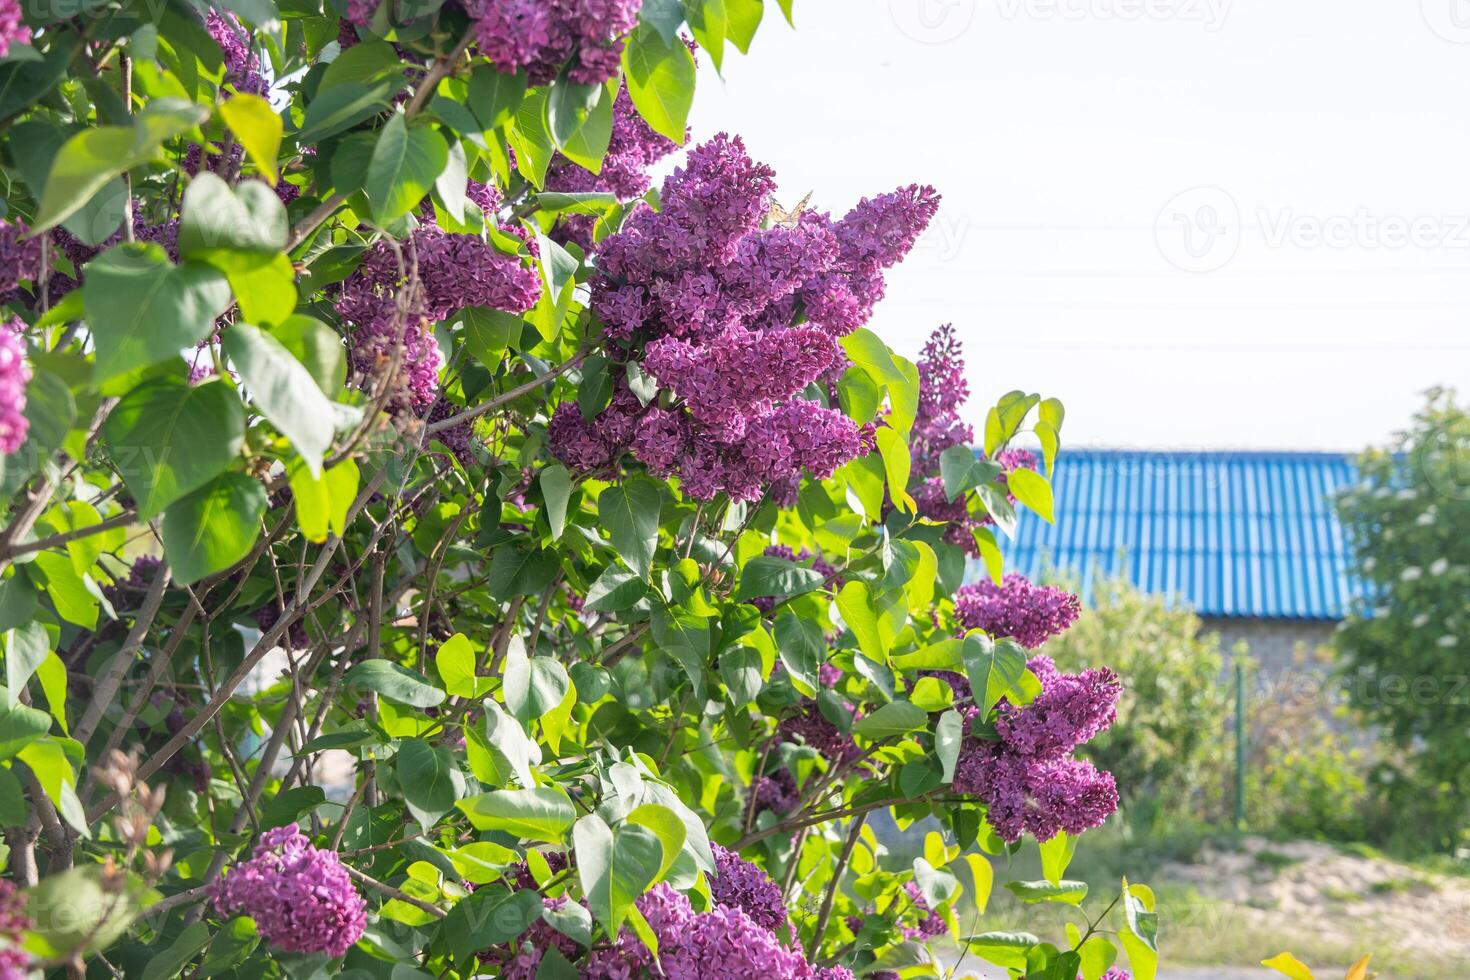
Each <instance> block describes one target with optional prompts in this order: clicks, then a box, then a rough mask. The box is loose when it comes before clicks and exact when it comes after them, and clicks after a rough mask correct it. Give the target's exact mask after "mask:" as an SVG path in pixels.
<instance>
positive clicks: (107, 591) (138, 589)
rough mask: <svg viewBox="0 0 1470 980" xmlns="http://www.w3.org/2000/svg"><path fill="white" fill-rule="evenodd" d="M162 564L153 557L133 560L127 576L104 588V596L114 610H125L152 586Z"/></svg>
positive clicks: (114, 580)
mask: <svg viewBox="0 0 1470 980" xmlns="http://www.w3.org/2000/svg"><path fill="white" fill-rule="evenodd" d="M162 564H163V562H162V561H161V560H160V559H158V558H156V557H154V556H153V555H139V556H138V557H137V558H134V559H133V563H132V565H130V566H128V573H127V574H126V575H124V576H122V577H120V578H116V579H113V582H112V584H111V585H104V586H103V587H102V594H103V595H104V596H106V597H107V601H108V602H110V603H112V606H113V608H114V609H122V608H125V607H126V606H127V605H128V604H129V603H130V602H131V601H134V600H135V599H136V597H137V596H138V595H139V594H140V593H142V592H143V590H144V589H146V588H148V586H149V585H151V584H152V582H153V576H154V574H155V573H156V572H157V571H158V567H159V566H160V565H162Z"/></svg>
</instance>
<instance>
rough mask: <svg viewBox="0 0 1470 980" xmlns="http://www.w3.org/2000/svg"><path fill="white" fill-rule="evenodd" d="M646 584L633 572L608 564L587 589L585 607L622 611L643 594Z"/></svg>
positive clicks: (630, 606)
mask: <svg viewBox="0 0 1470 980" xmlns="http://www.w3.org/2000/svg"><path fill="white" fill-rule="evenodd" d="M647 594H648V586H647V584H646V583H645V582H644V581H643V579H641V578H639V577H638V576H637V575H636V574H635V573H633V572H630V571H628V570H627V569H624V568H620V567H619V566H617V565H609V566H607V568H606V569H605V570H604V571H603V573H602V574H601V575H599V576H597V581H595V582H593V583H592V585H591V587H590V588H588V589H587V603H586V608H587V609H589V610H590V611H592V612H622V611H623V610H625V609H631V608H632V607H633V606H634V605H636V604H637V603H638V601H639V600H640V599H642V598H643V597H644V596H645V595H647Z"/></svg>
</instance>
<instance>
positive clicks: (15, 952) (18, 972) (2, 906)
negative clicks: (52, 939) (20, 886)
mask: <svg viewBox="0 0 1470 980" xmlns="http://www.w3.org/2000/svg"><path fill="white" fill-rule="evenodd" d="M25 907H26V896H25V895H24V894H23V893H21V892H20V891H18V890H16V887H15V883H14V882H11V881H6V880H4V879H0V944H3V945H0V980H25V978H26V977H27V976H29V971H28V969H27V968H28V967H29V965H30V962H31V954H29V953H27V952H26V951H25V950H24V949H23V948H22V947H21V942H22V940H23V939H24V937H25V933H26V932H27V931H28V930H30V929H33V928H35V922H33V921H32V920H31V917H30V916H28V915H26V913H25Z"/></svg>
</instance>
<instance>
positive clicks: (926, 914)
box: [903, 881, 949, 942]
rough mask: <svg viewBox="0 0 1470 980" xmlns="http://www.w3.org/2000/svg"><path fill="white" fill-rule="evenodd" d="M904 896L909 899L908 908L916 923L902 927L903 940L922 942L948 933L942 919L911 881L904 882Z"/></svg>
mask: <svg viewBox="0 0 1470 980" xmlns="http://www.w3.org/2000/svg"><path fill="white" fill-rule="evenodd" d="M903 891H904V894H905V895H907V896H908V897H909V903H910V908H911V909H912V911H913V913H914V915H915V916H916V917H917V919H918V921H917V923H916V924H915V925H911V926H904V927H903V935H904V938H905V939H916V940H918V941H920V942H923V941H924V940H926V939H933V938H934V937H935V936H942V935H944V934H945V933H946V932H948V931H949V926H948V925H947V924H946V923H945V921H944V917H943V916H941V915H940V914H939V913H938V912H935V911H934V910H933V909H932V908H930V907H929V901H928V900H927V899H926V898H924V893H923V892H922V891H921V890H920V889H919V886H918V885H917V884H915V883H914V882H912V881H906V882H904V885H903Z"/></svg>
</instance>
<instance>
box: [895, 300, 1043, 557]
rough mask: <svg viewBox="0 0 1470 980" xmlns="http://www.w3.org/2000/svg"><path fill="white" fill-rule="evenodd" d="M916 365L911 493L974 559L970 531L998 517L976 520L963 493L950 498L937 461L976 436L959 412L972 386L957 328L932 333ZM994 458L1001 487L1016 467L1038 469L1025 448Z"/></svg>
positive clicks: (950, 539) (974, 546) (924, 512)
mask: <svg viewBox="0 0 1470 980" xmlns="http://www.w3.org/2000/svg"><path fill="white" fill-rule="evenodd" d="M918 368H919V406H918V411H917V412H916V413H915V416H914V428H913V433H912V434H911V436H910V439H909V451H910V452H911V453H912V455H913V460H914V472H915V473H917V474H919V475H920V477H919V483H918V486H917V487H915V488H914V491H913V497H914V503H915V504H917V505H918V508H919V513H920V514H921V515H923V516H924V517H927V518H928V519H929V520H932V521H940V522H943V523H947V524H949V525H950V527H949V529H948V530H947V531H946V532H945V535H944V537H945V540H946V541H948V542H949V543H950V544H953V545H955V546H957V547H959V548H962V549H964V551H965V553H966V554H968V555H969V556H970V557H971V558H975V557H978V556H979V554H980V549H979V546H978V545H977V544H976V543H975V537H974V534H973V533H972V531H973V530H974V529H975V528H977V527H982V526H984V525H987V524H993V523H995V521H994V519H993V518H992V517H990V515H988V514H986V515H983V516H981V517H979V518H978V519H977V518H976V517H975V516H974V515H972V514H971V513H970V511H969V507H968V505H967V503H966V500H965V498H964V497H963V496H961V497H960V498H959V499H957V500H950V499H949V494H948V493H946V492H945V489H944V480H943V478H942V477H941V475H940V472H939V459H940V456H941V455H942V454H943V453H944V451H945V450H946V449H948V448H950V447H951V446H965V447H968V446H969V445H970V443H971V442H973V441H974V437H975V433H974V430H973V429H972V428H971V427H970V425H969V424H968V423H966V422H965V421H964V419H963V418H962V416H961V413H962V412H963V411H964V408H965V403H966V402H967V401H968V400H969V398H970V386H969V382H967V381H966V380H965V358H964V351H963V350H962V348H961V345H960V340H959V338H958V337H957V336H956V335H955V332H954V327H953V326H951V325H949V324H945V325H944V326H942V327H940V328H939V329H937V330H935V331H934V333H933V334H931V335H930V337H929V340H928V342H927V343H926V344H925V345H924V349H923V351H922V352H921V353H920V355H919V362H918ZM995 462H996V463H997V464H998V465H999V466H1000V468H1001V471H1002V472H1001V475H1000V476H999V477H998V478H997V482H998V483H1000V484H1002V485H1004V484H1005V483H1006V475H1007V474H1009V473H1011V472H1012V471H1013V470H1015V469H1017V468H1018V467H1025V468H1027V469H1032V470H1034V469H1036V457H1035V455H1033V454H1032V453H1030V452H1028V451H1026V450H1024V449H1007V450H1004V451H1002V452H1001V453H999V454H998V455H997V456H996V458H995ZM1006 497H1007V499H1009V500H1010V502H1011V503H1013V504H1014V503H1015V502H1016V499H1015V497H1014V496H1013V495H1011V494H1010V493H1007V494H1006Z"/></svg>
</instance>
